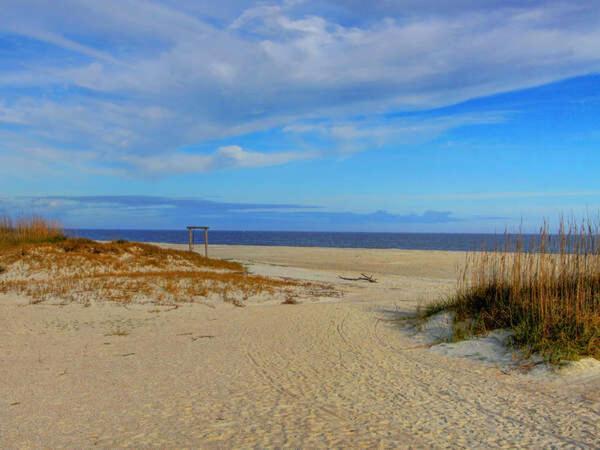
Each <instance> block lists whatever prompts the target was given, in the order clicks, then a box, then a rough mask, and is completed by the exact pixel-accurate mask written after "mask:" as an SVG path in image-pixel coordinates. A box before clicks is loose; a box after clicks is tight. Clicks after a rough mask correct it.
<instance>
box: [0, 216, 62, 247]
mask: <svg viewBox="0 0 600 450" xmlns="http://www.w3.org/2000/svg"><path fill="white" fill-rule="evenodd" d="M65 239H66V237H65V234H64V232H63V229H62V227H61V226H60V224H58V223H56V222H51V221H47V220H44V219H42V218H39V217H31V218H23V219H18V220H16V221H15V220H12V219H11V218H10V217H7V216H4V217H0V248H4V247H9V246H14V245H20V244H35V243H41V242H59V241H63V240H65Z"/></svg>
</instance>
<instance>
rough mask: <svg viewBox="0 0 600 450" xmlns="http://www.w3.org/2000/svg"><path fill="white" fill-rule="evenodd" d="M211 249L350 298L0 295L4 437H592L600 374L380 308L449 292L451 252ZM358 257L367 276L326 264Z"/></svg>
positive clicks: (54, 444)
mask: <svg viewBox="0 0 600 450" xmlns="http://www.w3.org/2000/svg"><path fill="white" fill-rule="evenodd" d="M211 251H212V254H213V255H214V256H220V257H226V258H236V259H241V260H245V261H247V262H248V263H249V264H250V265H249V268H250V270H252V271H254V272H256V273H262V274H267V275H276V276H289V277H299V278H304V279H315V280H321V281H330V282H335V283H336V286H337V287H338V288H339V289H340V290H341V291H343V292H344V296H343V297H341V298H338V299H333V300H332V299H328V300H327V302H322V303H318V302H316V303H315V302H304V303H303V304H300V305H280V304H278V303H279V302H278V301H277V302H272V303H271V304H261V305H254V306H249V307H247V308H235V307H233V306H231V305H226V304H221V305H217V306H216V307H208V306H206V305H186V306H182V307H181V308H179V309H177V310H172V311H168V312H167V309H163V310H162V311H163V312H154V311H155V310H156V309H157V308H156V307H152V306H131V307H128V308H127V309H126V308H124V307H120V306H117V305H114V304H97V305H93V306H91V307H87V308H86V307H83V306H81V305H70V306H64V307H57V306H48V305H43V304H41V305H26V306H23V304H24V302H23V301H22V300H21V301H19V299H16V298H11V297H7V296H4V297H2V298H0V380H2V381H1V382H0V447H2V448H18V447H20V448H28V447H29V448H39V447H46V448H61V447H69V448H82V447H99V448H111V447H127V446H129V447H135V448H145V447H154V448H175V447H195V448H198V447H201V448H231V447H242V448H248V447H288V448H289V447H303V448H316V447H320V448H323V447H344V448H348V447H354V448H356V447H413V448H442V447H453V448H456V447H469V448H474V447H475V448H499V447H507V448H514V447H533V448H550V447H555V448H562V447H565V448H567V447H568V448H598V447H599V446H600V379H599V378H598V377H595V376H590V377H587V378H585V379H581V380H577V379H572V381H570V382H568V383H567V382H564V383H560V384H557V382H556V381H553V380H551V379H547V378H545V377H525V376H522V375H520V374H518V373H508V374H505V373H503V372H502V371H501V370H499V368H498V367H495V366H494V365H490V364H485V363H482V362H480V361H474V360H472V359H469V358H463V357H454V356H448V355H444V354H440V353H439V352H435V351H432V350H430V349H429V347H428V346H427V345H423V344H421V343H419V342H416V341H415V339H414V338H413V337H411V336H410V335H408V334H407V333H406V332H405V331H404V330H402V329H401V328H400V327H399V326H398V324H397V323H396V322H389V321H386V319H391V318H395V317H397V316H398V314H402V313H405V312H410V311H413V310H414V308H415V307H416V306H417V304H418V303H419V302H426V301H428V300H431V299H434V298H437V297H439V296H440V295H443V294H444V293H447V292H450V291H451V290H452V288H453V286H454V284H455V281H454V275H455V272H454V270H455V266H456V264H457V263H459V262H460V261H461V259H462V258H463V257H464V256H463V255H461V254H458V253H443V252H406V251H397V250H330V249H292V248H272V247H224V246H218V247H217V246H214V247H211ZM359 272H366V273H369V274H371V273H373V274H375V277H376V278H378V280H379V282H378V283H376V284H369V283H365V282H345V281H342V280H339V279H338V278H337V275H338V274H344V275H348V276H355V275H356V274H358V273H359ZM276 300H278V299H276ZM379 319H384V320H379ZM124 333H128V334H126V335H116V334H124Z"/></svg>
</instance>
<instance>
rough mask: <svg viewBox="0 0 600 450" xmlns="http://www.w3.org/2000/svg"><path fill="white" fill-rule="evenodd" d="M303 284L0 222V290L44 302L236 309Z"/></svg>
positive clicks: (154, 249) (232, 265) (41, 226)
mask: <svg viewBox="0 0 600 450" xmlns="http://www.w3.org/2000/svg"><path fill="white" fill-rule="evenodd" d="M302 289H317V290H322V289H321V287H319V286H317V285H316V284H315V285H312V284H310V283H301V282H296V281H292V280H282V279H274V278H267V277H262V276H256V275H250V274H248V273H247V272H246V270H245V268H244V267H243V266H242V265H241V264H239V263H237V262H232V261H224V260H219V259H210V258H205V257H204V256H201V255H200V254H198V253H192V252H188V251H182V250H173V249H166V248H161V247H158V246H155V245H150V244H142V243H133V242H126V241H115V242H108V243H99V242H95V241H91V240H88V239H73V238H67V237H65V235H64V233H63V232H62V229H61V227H60V226H59V225H58V224H54V223H50V222H47V221H44V220H43V219H39V218H34V219H29V220H21V221H17V222H12V221H11V220H9V219H2V220H0V293H15V294H19V295H24V296H26V297H28V298H29V299H30V301H31V303H40V302H44V301H59V302H62V303H64V302H78V303H82V304H86V305H87V304H90V303H91V302H95V301H115V302H120V303H131V302H141V303H146V302H152V303H159V304H160V303H164V304H177V303H181V302H193V301H197V300H203V299H207V298H214V297H217V298H221V299H222V300H224V301H227V302H231V303H234V304H236V305H238V306H243V305H244V304H245V301H246V300H248V299H249V298H250V297H254V296H259V295H262V294H275V293H279V294H280V296H281V298H295V296H296V295H299V291H300V290H302Z"/></svg>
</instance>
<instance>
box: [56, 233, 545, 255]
mask: <svg viewBox="0 0 600 450" xmlns="http://www.w3.org/2000/svg"><path fill="white" fill-rule="evenodd" d="M67 234H68V235H69V236H74V237H84V238H88V239H94V240H102V241H111V240H118V239H123V240H127V241H138V242H168V243H174V244H186V243H187V241H188V234H187V230H90V229H70V230H67ZM208 236H209V243H210V244H227V245H274V246H291V247H335V248H382V249H385V248H396V249H406V250H445V251H477V250H484V249H487V250H492V249H494V248H502V247H503V246H504V242H505V236H504V235H503V234H459V233H456V234H455V233H452V234H450V233H369V232H360V233H355V232H309V231H306V232H304V231H224V230H210V231H209V235H208ZM524 238H525V239H524V240H525V242H526V243H529V242H532V241H535V240H536V238H535V236H527V235H526V236H524ZM202 240H203V236H202V231H201V230H198V231H197V232H196V234H195V241H196V242H197V243H201V242H203V241H202Z"/></svg>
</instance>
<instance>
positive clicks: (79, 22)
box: [0, 0, 600, 232]
mask: <svg viewBox="0 0 600 450" xmlns="http://www.w3.org/2000/svg"><path fill="white" fill-rule="evenodd" d="M0 8H1V10H2V15H1V17H0V212H5V213H10V214H13V215H19V214H43V215H47V216H49V217H53V218H57V219H60V220H62V221H63V222H64V223H65V225H67V226H72V227H108V228H112V227H127V228H136V227H137V228H140V227H141V228H178V227H182V226H184V225H186V224H188V223H191V222H196V223H203V224H208V225H212V226H214V227H217V228H227V229H289V230H340V231H344V230H361V231H440V232H463V231H467V232H494V231H502V230H503V229H504V228H505V227H507V226H508V227H509V228H510V227H516V226H518V225H519V224H520V223H523V226H524V227H525V228H526V229H534V228H535V227H537V225H539V224H540V222H541V220H542V219H543V218H544V217H547V218H550V219H553V218H556V217H557V216H558V215H559V214H561V213H564V214H574V215H576V216H582V215H586V214H587V215H594V216H595V215H596V214H597V213H598V211H599V210H600V177H598V173H599V170H598V169H600V151H599V150H600V128H599V126H598V124H599V123H600V121H599V120H598V119H599V118H600V12H599V11H600V2H597V1H588V2H557V1H518V2H517V1H502V2H501V1H486V2H480V1H471V0H459V1H455V2H435V1H428V0H424V1H416V0H398V1H393V2H392V1H376V0H375V1H372V2H362V1H356V0H354V1H353V0H347V1H327V0H324V1H318V2H311V1H301V0H298V1H293V0H290V1H283V2H268V1H267V2H248V1H239V0H222V1H219V2H198V1H175V0H164V1H145V0H144V1H142V0H119V1H116V0H114V1H113V0H105V1H102V2H98V1H92V0H65V1H61V2H58V3H51V2H47V1H41V0H39V1H36V0H18V1H17V0H14V1H10V0H6V1H2V0H0Z"/></svg>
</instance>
